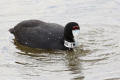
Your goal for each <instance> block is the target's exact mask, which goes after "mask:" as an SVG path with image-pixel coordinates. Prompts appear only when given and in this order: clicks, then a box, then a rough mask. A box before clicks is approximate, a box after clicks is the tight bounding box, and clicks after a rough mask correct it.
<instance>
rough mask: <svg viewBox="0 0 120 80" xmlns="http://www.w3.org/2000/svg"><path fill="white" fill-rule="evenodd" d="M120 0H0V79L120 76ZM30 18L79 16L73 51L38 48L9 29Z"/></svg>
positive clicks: (104, 79)
mask: <svg viewBox="0 0 120 80" xmlns="http://www.w3.org/2000/svg"><path fill="white" fill-rule="evenodd" d="M119 12H120V1H119V0H54V1H53V0H9V1H8V0H1V1H0V80H120V36H119V35H120V24H119V22H120V14H119ZM27 19H38V20H42V21H45V22H51V23H58V24H61V25H65V24H66V23H67V22H70V21H75V22H78V23H79V25H80V27H81V32H80V34H79V43H80V46H79V48H77V49H75V51H74V52H70V51H51V50H38V49H32V48H28V47H26V46H22V45H20V44H18V43H16V42H15V41H14V36H13V35H12V34H10V33H9V32H8V30H9V29H10V28H12V27H14V26H15V25H16V24H17V23H19V22H21V21H23V20H27Z"/></svg>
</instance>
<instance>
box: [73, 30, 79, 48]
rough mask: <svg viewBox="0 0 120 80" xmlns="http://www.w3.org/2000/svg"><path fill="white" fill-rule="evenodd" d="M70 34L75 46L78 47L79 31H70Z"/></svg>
mask: <svg viewBox="0 0 120 80" xmlns="http://www.w3.org/2000/svg"><path fill="white" fill-rule="evenodd" d="M72 33H73V37H74V40H75V46H76V47H78V46H79V45H80V44H79V34H80V30H72Z"/></svg>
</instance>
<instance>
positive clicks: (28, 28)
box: [9, 20, 80, 50]
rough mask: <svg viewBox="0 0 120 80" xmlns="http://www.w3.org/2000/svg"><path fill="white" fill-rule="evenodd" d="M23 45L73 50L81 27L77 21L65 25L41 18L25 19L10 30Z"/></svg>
mask: <svg viewBox="0 0 120 80" xmlns="http://www.w3.org/2000/svg"><path fill="white" fill-rule="evenodd" d="M9 31H10V32H11V33H12V34H14V36H15V39H16V41H17V42H19V43H20V44H22V45H26V46H29V47H32V48H41V49H58V50H72V49H73V48H74V47H76V45H77V44H76V41H77V39H76V38H77V37H78V34H79V32H80V27H79V25H78V24H77V23H76V22H69V23H68V24H66V26H65V27H63V26H61V25H59V24H56V23H47V22H43V21H40V20H25V21H22V22H20V23H18V24H17V25H16V26H15V27H14V28H11V29H10V30H9Z"/></svg>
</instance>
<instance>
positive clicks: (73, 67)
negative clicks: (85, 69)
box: [14, 40, 87, 80]
mask: <svg viewBox="0 0 120 80" xmlns="http://www.w3.org/2000/svg"><path fill="white" fill-rule="evenodd" d="M14 44H15V45H16V48H17V49H19V50H20V52H18V53H19V54H21V55H28V56H31V57H41V55H40V54H47V55H48V56H47V57H46V58H48V57H49V56H51V55H53V54H54V56H52V57H55V56H61V55H62V57H63V55H64V58H65V59H64V63H65V66H66V67H67V71H70V73H71V75H75V76H74V78H73V80H83V79H84V76H83V74H82V66H81V65H82V64H81V61H80V59H79V58H80V56H83V55H85V54H84V53H87V51H85V50H83V49H77V50H76V51H61V50H59V51H54V50H43V49H35V48H30V47H27V46H23V45H20V44H19V43H18V42H16V40H14ZM44 58H45V57H44ZM54 59H55V58H54ZM56 60H57V58H56ZM54 61H55V60H54ZM76 75H77V76H76Z"/></svg>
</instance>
